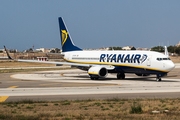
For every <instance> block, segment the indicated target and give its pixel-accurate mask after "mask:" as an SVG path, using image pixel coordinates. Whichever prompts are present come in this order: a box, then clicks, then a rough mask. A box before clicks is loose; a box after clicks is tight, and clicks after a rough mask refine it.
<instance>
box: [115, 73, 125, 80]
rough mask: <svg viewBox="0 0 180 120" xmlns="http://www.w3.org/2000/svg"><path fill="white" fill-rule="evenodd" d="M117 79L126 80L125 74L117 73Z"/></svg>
mask: <svg viewBox="0 0 180 120" xmlns="http://www.w3.org/2000/svg"><path fill="white" fill-rule="evenodd" d="M117 79H125V74H124V73H117Z"/></svg>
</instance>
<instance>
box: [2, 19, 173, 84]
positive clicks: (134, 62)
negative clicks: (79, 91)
mask: <svg viewBox="0 0 180 120" xmlns="http://www.w3.org/2000/svg"><path fill="white" fill-rule="evenodd" d="M59 28H60V36H61V44H62V55H63V56H64V60H66V61H67V62H51V61H35V60H21V59H17V61H22V62H40V63H52V64H65V65H71V66H75V67H77V68H79V69H81V70H86V71H87V73H88V74H89V76H90V78H91V79H92V80H95V79H99V78H104V77H106V76H107V74H108V73H117V79H125V73H134V74H136V75H138V76H148V75H152V74H154V75H156V76H157V78H156V80H157V81H161V77H163V76H166V75H167V73H168V72H170V71H171V70H172V69H173V68H174V67H175V65H174V63H173V62H172V61H171V60H170V58H169V56H168V51H167V48H166V47H165V54H162V53H158V52H153V51H136V50H131V51H124V50H121V51H83V50H82V49H81V48H79V47H77V46H75V44H74V43H73V41H72V39H71V36H70V34H69V31H68V29H67V27H66V25H65V23H64V20H63V19H62V17H59ZM4 47H5V46H4ZM5 50H6V47H5ZM6 52H7V50H6ZM7 55H8V57H9V58H10V59H12V58H11V56H9V54H8V52H7Z"/></svg>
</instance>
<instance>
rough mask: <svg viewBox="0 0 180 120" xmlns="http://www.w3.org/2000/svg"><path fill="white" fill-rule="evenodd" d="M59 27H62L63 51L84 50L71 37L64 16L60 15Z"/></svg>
mask: <svg viewBox="0 0 180 120" xmlns="http://www.w3.org/2000/svg"><path fill="white" fill-rule="evenodd" d="M59 29H60V35H61V45H62V51H63V52H68V51H81V50H82V49H80V48H78V47H77V46H75V45H74V43H73V41H72V39H71V36H70V34H69V31H68V29H67V27H66V25H65V23H64V20H63V18H62V17H59Z"/></svg>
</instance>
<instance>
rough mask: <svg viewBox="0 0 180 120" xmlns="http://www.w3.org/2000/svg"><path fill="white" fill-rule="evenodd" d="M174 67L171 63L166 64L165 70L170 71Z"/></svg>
mask: <svg viewBox="0 0 180 120" xmlns="http://www.w3.org/2000/svg"><path fill="white" fill-rule="evenodd" d="M174 67H175V64H174V63H173V62H172V61H171V62H169V63H168V66H167V69H168V71H171V70H172V69H174Z"/></svg>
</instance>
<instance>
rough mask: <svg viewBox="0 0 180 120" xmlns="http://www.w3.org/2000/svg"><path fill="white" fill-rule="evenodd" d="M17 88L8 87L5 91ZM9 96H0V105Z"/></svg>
mask: <svg viewBox="0 0 180 120" xmlns="http://www.w3.org/2000/svg"><path fill="white" fill-rule="evenodd" d="M16 87H18V86H11V87H8V88H7V89H11V88H16ZM8 97H9V96H0V103H1V102H4V101H6V99H8Z"/></svg>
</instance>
